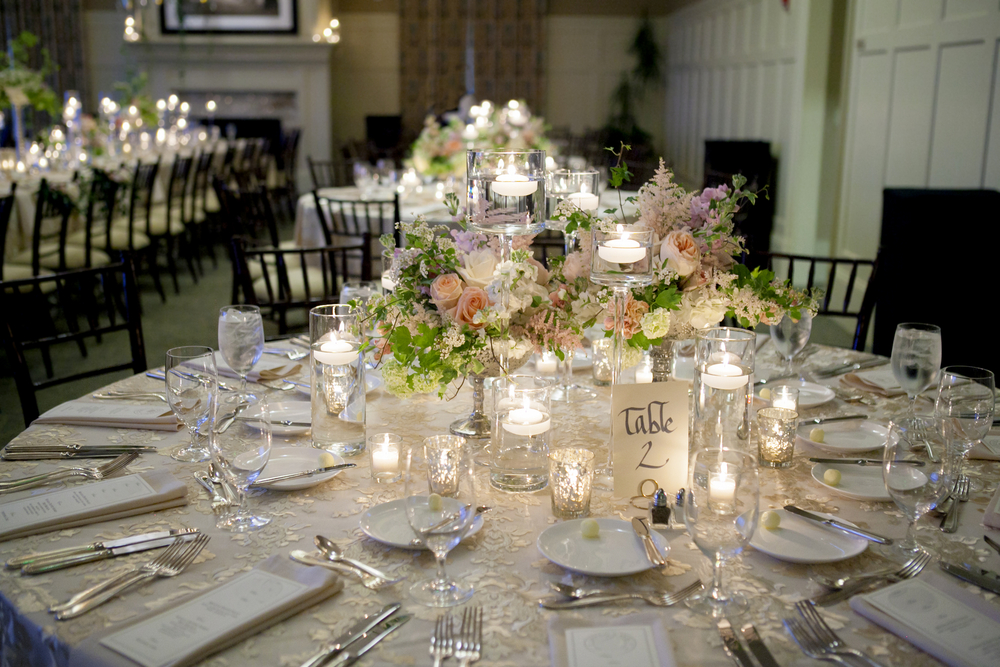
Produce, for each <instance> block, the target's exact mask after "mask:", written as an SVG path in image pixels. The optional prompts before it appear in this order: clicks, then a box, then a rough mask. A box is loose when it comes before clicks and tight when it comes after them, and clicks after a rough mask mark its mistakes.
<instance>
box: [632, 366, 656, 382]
mask: <svg viewBox="0 0 1000 667" xmlns="http://www.w3.org/2000/svg"><path fill="white" fill-rule="evenodd" d="M652 381H653V371H651V370H650V369H648V368H637V369H636V371H635V383H636V384H649V383H651V382H652Z"/></svg>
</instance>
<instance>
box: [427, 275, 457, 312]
mask: <svg viewBox="0 0 1000 667" xmlns="http://www.w3.org/2000/svg"><path fill="white" fill-rule="evenodd" d="M464 288H465V283H463V282H462V279H461V278H459V277H458V276H457V275H455V274H454V273H442V274H441V275H439V276H438V277H437V278H435V279H434V282H432V283H431V301H433V302H434V305H435V306H437V308H438V310H440V311H441V312H444V311H446V310H448V309H450V308H454V307H455V304H457V303H458V297H460V296H462V290H463V289H464Z"/></svg>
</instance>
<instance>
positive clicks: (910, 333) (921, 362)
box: [891, 322, 941, 434]
mask: <svg viewBox="0 0 1000 667" xmlns="http://www.w3.org/2000/svg"><path fill="white" fill-rule="evenodd" d="M891 362H892V375H893V377H895V378H896V382H898V383H899V386H900V387H902V389H903V391H905V392H906V395H907V396H909V397H910V408H909V412H908V413H907V418H908V419H910V420H912V421H913V423H914V424H915V425H916V426H917V428H918V432H917V433H918V434H919V428H920V424H921V422H920V421H919V420H917V419H916V415H917V410H916V402H917V396H918V395H919V394H920V392H922V391H923V390H924V389H927V387H929V386H931V383H932V382H934V379H935V378H936V377H937V374H938V371H939V370H940V369H941V328H940V327H938V326H935V325H933V324H921V323H919V322H904V323H902V324H899V325H897V326H896V335H895V337H894V338H893V339H892V357H891Z"/></svg>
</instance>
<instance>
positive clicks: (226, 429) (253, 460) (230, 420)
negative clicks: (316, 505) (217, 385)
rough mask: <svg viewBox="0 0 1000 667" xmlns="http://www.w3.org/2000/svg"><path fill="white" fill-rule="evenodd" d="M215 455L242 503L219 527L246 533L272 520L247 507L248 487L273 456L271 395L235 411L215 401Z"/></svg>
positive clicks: (213, 452)
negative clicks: (254, 512) (269, 399)
mask: <svg viewBox="0 0 1000 667" xmlns="http://www.w3.org/2000/svg"><path fill="white" fill-rule="evenodd" d="M210 442H211V445H212V458H213V459H214V461H215V463H216V465H218V466H219V468H220V469H221V470H222V475H223V477H224V478H225V482H226V483H227V484H229V485H231V486H232V487H233V488H234V489H235V490H236V495H237V499H238V500H239V505H238V507H237V508H236V511H234V512H230V513H228V514H226V515H224V516H222V517H220V518H219V520H218V521H217V522H216V526H217V527H218V528H223V529H226V530H231V531H233V532H236V533H244V532H247V531H251V530H256V529H258V528H260V527H261V526H265V525H267V524H268V523H270V522H271V519H269V518H268V517H262V516H257V515H254V514H252V513H251V512H249V511H248V510H247V507H246V497H247V488H248V487H249V486H250V485H251V484H253V482H254V480H256V479H257V477H258V475H260V471H261V470H263V469H264V466H265V465H267V460H268V457H269V456H270V455H271V414H270V411H269V409H268V405H267V396H264V395H261V396H260V397H256V396H250V397H249V398H248V399H247V401H246V402H245V403H243V404H241V405H240V409H239V410H237V411H235V412H234V410H233V409H232V408H231V406H229V405H227V404H226V403H224V402H222V401H215V403H214V409H213V419H212V437H211V439H210Z"/></svg>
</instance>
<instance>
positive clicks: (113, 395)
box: [91, 391, 167, 403]
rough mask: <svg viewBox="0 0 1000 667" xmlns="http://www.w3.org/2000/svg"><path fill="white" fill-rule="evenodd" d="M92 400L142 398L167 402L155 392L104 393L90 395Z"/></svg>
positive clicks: (161, 395) (164, 397)
mask: <svg viewBox="0 0 1000 667" xmlns="http://www.w3.org/2000/svg"><path fill="white" fill-rule="evenodd" d="M91 396H93V397H94V398H99V399H103V400H118V399H143V398H155V399H156V400H159V401H163V402H164V403H166V402H167V397H166V396H165V395H164V394H159V393H157V392H155V391H142V392H135V391H108V392H105V393H103V394H102V393H100V392H98V393H96V394H91Z"/></svg>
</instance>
